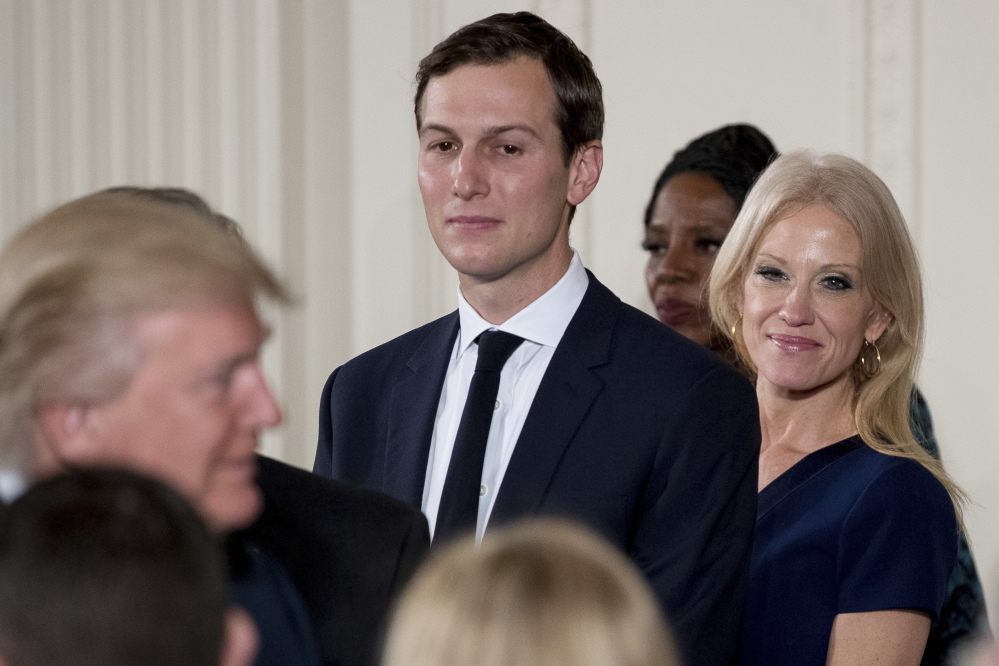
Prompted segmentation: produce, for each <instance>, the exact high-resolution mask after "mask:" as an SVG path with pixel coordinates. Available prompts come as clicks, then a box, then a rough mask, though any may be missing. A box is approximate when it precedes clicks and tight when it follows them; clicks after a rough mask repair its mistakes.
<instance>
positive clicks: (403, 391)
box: [315, 274, 760, 664]
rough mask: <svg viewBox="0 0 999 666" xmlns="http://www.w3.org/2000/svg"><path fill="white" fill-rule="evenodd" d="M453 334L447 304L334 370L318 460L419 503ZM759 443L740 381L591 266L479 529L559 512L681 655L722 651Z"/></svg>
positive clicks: (716, 655) (754, 413) (733, 628)
mask: <svg viewBox="0 0 999 666" xmlns="http://www.w3.org/2000/svg"><path fill="white" fill-rule="evenodd" d="M457 333H458V315H457V313H452V314H450V315H448V316H446V317H443V318H441V319H438V320H437V321H434V322H431V323H430V324H427V325H425V326H423V327H421V328H418V329H416V330H414V331H411V332H409V333H406V334H405V335H403V336H401V337H399V338H397V339H395V340H392V341H391V342H388V343H386V344H384V345H382V346H380V347H377V348H375V349H373V350H371V351H369V352H366V353H365V354H362V355H360V356H358V357H357V358H355V359H353V360H351V361H349V362H348V363H346V364H344V365H343V366H341V367H340V368H338V369H337V370H336V371H334V372H333V374H332V375H330V378H329V380H328V381H327V383H326V387H325V388H324V390H323V395H322V400H321V407H320V424H319V446H318V450H317V452H316V462H315V471H316V472H317V473H319V474H323V475H326V476H330V477H333V478H336V479H341V480H347V481H352V482H355V483H360V484H363V485H365V486H367V487H369V488H374V489H377V490H381V491H383V492H386V493H388V494H390V495H393V496H395V497H397V498H399V499H401V500H403V501H404V502H408V503H409V504H411V505H412V506H414V507H419V506H420V505H421V503H422V497H423V487H424V478H425V474H426V469H427V459H428V456H429V450H430V439H431V435H432V432H433V427H434V419H435V416H436V414H437V407H438V402H439V400H440V394H441V388H442V385H443V381H444V375H445V372H446V370H447V366H448V360H449V357H450V355H451V351H452V348H453V346H454V341H455V339H456V336H457ZM759 446H760V425H759V414H758V410H757V405H756V394H755V391H754V390H753V388H752V386H751V385H750V383H749V382H748V381H747V380H746V379H745V378H744V377H742V376H741V375H739V374H738V373H736V372H735V371H734V370H732V369H731V368H730V367H729V366H728V365H727V364H725V363H724V362H723V361H721V360H720V359H719V358H718V357H717V356H716V355H715V354H713V353H711V352H709V351H707V350H705V349H703V348H702V347H700V346H698V345H696V344H694V343H692V342H690V341H689V340H687V339H686V338H684V337H682V336H680V335H679V334H677V333H675V332H673V331H671V330H670V329H669V328H667V327H666V326H664V325H663V324H661V323H660V322H658V321H656V320H654V319H652V318H651V317H649V316H648V315H646V314H644V313H642V312H640V311H638V310H636V309H635V308H633V307H631V306H628V305H625V304H623V303H622V302H621V301H620V299H618V298H617V297H616V296H615V295H614V294H612V293H611V292H610V290H608V289H607V288H606V287H604V286H603V285H602V284H600V283H599V282H598V281H597V280H596V278H594V277H593V275H592V274H589V286H588V288H587V291H586V295H585V296H584V298H583V301H582V303H581V304H580V306H579V309H578V310H577V311H576V314H575V315H574V316H573V318H572V321H571V322H570V323H569V326H568V328H567V329H566V331H565V334H564V335H563V337H562V340H561V342H560V343H559V345H558V347H557V348H556V350H555V353H554V355H553V356H552V359H551V362H550V364H549V366H548V369H547V371H546V372H545V375H544V377H543V379H542V381H541V385H540V386H539V387H538V392H537V395H536V396H535V398H534V402H533V403H532V405H531V409H530V412H529V413H528V416H527V420H526V422H525V423H524V427H523V430H522V431H521V434H520V438H519V439H518V440H517V444H516V447H515V449H514V452H513V456H512V458H511V460H510V464H509V467H508V468H507V470H506V474H505V476H504V478H503V481H502V485H501V486H500V489H499V493H498V495H497V498H496V503H495V505H494V508H493V512H492V515H491V517H490V521H489V527H490V528H492V527H496V526H498V525H501V524H503V523H505V522H508V521H510V520H512V519H515V518H518V517H521V516H528V515H536V514H555V515H562V516H566V517H569V518H572V519H575V520H578V521H581V522H582V523H584V524H587V525H589V526H590V527H592V528H595V529H596V530H598V531H599V532H601V533H602V534H604V535H605V536H606V537H608V538H609V539H610V540H611V541H612V542H614V543H615V544H617V545H618V546H619V547H620V548H622V549H623V550H624V551H625V552H626V553H628V555H629V556H630V557H631V559H632V560H633V561H634V562H635V564H637V565H638V567H639V568H640V569H641V570H642V571H643V572H644V573H645V575H646V577H647V578H648V580H649V581H650V583H651V584H652V587H653V588H654V591H655V593H656V594H657V596H658V597H659V599H660V600H661V602H662V604H663V607H664V609H665V611H666V613H667V616H668V617H669V619H670V622H671V623H672V625H673V627H674V630H675V632H676V635H677V638H678V641H679V643H680V645H681V646H682V648H683V649H684V652H685V654H686V656H687V661H688V663H692V664H693V663H696V664H725V663H728V661H729V660H730V658H731V656H732V654H733V653H734V648H735V642H736V632H737V630H738V625H739V620H740V615H741V612H742V608H743V604H744V600H745V591H746V586H745V582H746V575H747V572H748V563H749V553H750V547H751V543H752V536H753V527H754V523H755V520H756V484H757V458H758V453H759Z"/></svg>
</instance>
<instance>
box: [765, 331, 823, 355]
mask: <svg viewBox="0 0 999 666" xmlns="http://www.w3.org/2000/svg"><path fill="white" fill-rule="evenodd" d="M767 338H768V339H769V340H770V341H771V342H773V343H774V344H775V345H777V347H778V348H779V349H782V350H784V351H792V352H798V351H812V350H814V349H820V348H821V347H822V345H821V344H820V343H819V342H818V341H817V340H812V339H811V338H803V337H801V336H798V335H783V334H780V333H771V334H770V335H768V336H767Z"/></svg>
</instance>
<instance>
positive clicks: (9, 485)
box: [0, 468, 27, 504]
mask: <svg viewBox="0 0 999 666" xmlns="http://www.w3.org/2000/svg"><path fill="white" fill-rule="evenodd" d="M25 490H27V484H26V483H25V481H24V475H23V474H21V473H20V472H19V471H17V470H14V469H9V468H2V469H0V500H2V501H3V503H4V504H10V503H11V502H13V501H14V500H16V499H17V498H18V497H20V496H21V495H23V494H24V491H25Z"/></svg>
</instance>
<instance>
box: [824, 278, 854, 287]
mask: <svg viewBox="0 0 999 666" xmlns="http://www.w3.org/2000/svg"><path fill="white" fill-rule="evenodd" d="M822 285H823V286H824V287H826V289H830V290H832V291H846V290H847V289H851V288H853V284H851V283H850V281H849V280H847V279H846V278H845V277H843V276H840V275H830V276H828V277H825V278H823V279H822Z"/></svg>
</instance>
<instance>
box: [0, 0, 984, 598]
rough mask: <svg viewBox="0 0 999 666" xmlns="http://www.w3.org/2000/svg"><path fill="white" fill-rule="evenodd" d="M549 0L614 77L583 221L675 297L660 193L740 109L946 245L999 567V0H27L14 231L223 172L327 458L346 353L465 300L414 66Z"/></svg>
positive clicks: (9, 71)
mask: <svg viewBox="0 0 999 666" xmlns="http://www.w3.org/2000/svg"><path fill="white" fill-rule="evenodd" d="M513 9H532V10H534V11H537V12H539V13H541V14H543V15H544V16H546V17H547V18H548V19H549V20H551V21H552V22H553V23H555V24H556V25H558V26H559V27H561V28H562V29H563V30H565V31H566V32H568V33H569V34H570V35H571V36H572V37H573V38H574V39H576V40H577V42H578V43H579V44H580V45H581V46H582V47H583V49H584V50H586V51H587V52H588V53H589V54H590V55H591V57H592V59H593V61H594V64H595V66H596V69H597V72H598V74H599V75H600V77H601V79H602V81H603V84H604V89H605V100H606V106H607V129H606V134H605V141H604V144H605V160H606V164H605V170H604V174H603V177H602V182H601V184H600V185H599V187H598V188H597V190H596V192H595V193H594V195H593V196H592V197H591V199H590V200H589V201H588V202H587V203H586V204H584V206H583V207H581V209H580V214H579V217H578V218H577V222H575V223H574V225H573V226H574V229H573V234H574V236H573V242H574V244H575V245H576V247H577V248H578V249H579V250H580V251H581V253H582V255H583V258H584V261H585V262H586V263H587V265H588V266H589V267H590V268H592V269H593V270H594V271H595V272H596V273H597V274H598V275H599V276H600V277H601V279H602V280H603V281H604V282H605V283H607V284H608V285H609V286H611V287H612V288H613V289H614V290H615V291H616V292H617V293H618V294H619V295H620V296H621V297H622V298H624V299H625V300H626V301H628V302H631V303H633V304H635V305H638V306H639V307H643V308H646V309H648V304H647V302H646V300H647V299H646V296H645V292H644V286H643V284H642V278H641V273H642V265H643V256H642V253H641V251H640V250H639V247H638V243H639V241H640V239H641V228H640V227H641V222H640V219H641V212H642V209H643V207H644V205H645V203H646V197H647V196H648V194H649V190H650V188H651V184H652V182H653V181H654V179H655V177H656V175H657V173H658V171H659V170H660V169H661V168H662V166H663V164H664V163H665V161H666V160H667V159H668V157H669V156H670V155H671V153H672V152H673V151H674V150H676V149H677V148H679V147H680V146H682V145H683V144H685V143H686V142H687V141H688V140H689V139H691V138H693V137H694V136H696V135H698V134H700V133H702V132H704V131H706V130H709V129H712V128H714V127H716V126H718V125H721V124H724V123H727V122H734V121H749V122H753V123H756V124H758V125H759V126H760V127H761V128H762V129H764V131H766V132H767V133H768V134H770V136H771V137H772V138H773V139H774V141H775V143H776V144H777V145H778V146H779V147H780V148H782V149H790V148H794V147H813V148H818V149H821V150H836V151H841V152H845V153H848V154H850V155H852V156H854V157H857V158H858V159H861V160H863V161H864V162H865V163H867V164H868V165H870V166H871V167H872V168H874V169H875V171H877V172H878V173H879V174H880V175H881V176H882V177H884V178H885V180H886V181H887V182H888V183H889V185H890V186H891V187H892V189H893V191H894V192H895V194H896V196H897V198H898V199H899V202H900V204H901V206H902V208H903V211H904V212H905V213H906V214H907V216H908V219H909V222H910V225H911V227H912V230H913V234H914V236H915V238H916V242H917V245H918V247H919V249H920V252H921V255H922V260H923V267H924V278H925V285H926V291H927V295H928V339H927V349H926V356H925V360H924V363H923V368H922V373H921V378H920V386H921V388H922V389H923V390H924V392H925V393H926V395H927V397H928V399H929V402H930V405H931V407H932V410H933V415H934V418H935V420H936V427H937V432H938V436H939V439H940V443H941V446H942V449H943V452H944V456H945V462H946V464H947V466H948V468H949V469H950V471H951V472H952V473H953V474H954V476H955V477H956V478H957V479H958V481H959V482H960V483H961V484H962V485H963V486H964V487H965V489H966V490H967V491H968V492H969V493H970V494H971V496H972V498H973V499H974V500H975V502H976V503H977V505H976V506H975V507H974V508H972V509H971V511H970V512H969V515H968V524H969V527H970V531H971V535H972V538H973V541H974V546H975V548H976V554H977V557H978V561H979V565H980V567H981V569H982V571H983V574H984V578H985V581H986V585H987V587H988V588H989V591H990V592H991V593H992V594H990V600H991V602H992V603H991V607H992V609H993V611H994V613H993V614H994V615H995V614H996V612H995V609H996V608H997V606H996V602H997V601H999V599H997V595H996V592H999V530H997V529H995V526H996V524H997V518H999V483H997V481H999V453H997V441H999V345H997V344H996V343H995V342H994V340H995V338H996V331H997V329H999V315H997V314H996V311H997V306H999V280H996V279H995V278H994V275H993V273H994V270H993V263H994V259H995V256H996V254H997V251H999V224H997V220H996V216H995V214H994V209H995V206H994V204H993V201H994V192H995V191H996V189H997V186H999V130H997V127H999V123H997V120H999V77H997V76H996V75H995V73H996V72H997V71H999V41H997V40H996V39H995V36H996V35H997V34H999V5H996V4H995V3H994V2H992V1H991V0H964V1H962V2H954V3H939V2H930V1H928V0H924V1H919V0H842V1H839V2H827V1H826V0H770V1H767V2H762V1H760V2H733V1H723V0H701V1H700V2H696V3H692V2H681V1H679V0H677V1H669V2H667V1H664V0H633V1H631V2H621V1H613V2H612V1H611V0H541V1H538V0H535V1H533V2H530V1H528V2H519V3H514V2H499V1H491V0H462V1H459V0H0V234H2V236H3V237H7V236H9V235H10V234H11V233H12V232H13V231H15V230H16V229H17V228H18V227H19V226H21V225H22V224H24V223H25V222H26V221H27V220H29V219H30V218H31V217H32V216H34V215H36V214H38V213H40V212H42V211H44V210H45V209H47V208H49V207H51V206H52V205H54V204H56V203H59V202H61V201H64V200H66V199H69V198H71V197H74V196H77V195H80V194H84V193H86V192H89V191H92V190H94V189H97V188H101V187H105V186H108V185H111V184H120V183H140V184H171V185H182V186H186V187H190V188H193V189H195V190H197V191H199V192H201V193H203V194H204V195H205V196H206V197H207V198H208V199H209V200H210V201H211V202H212V203H213V204H214V205H215V206H217V207H218V208H220V209H221V210H222V211H224V212H225V213H227V214H229V215H231V216H233V217H235V218H236V219H237V220H239V221H240V222H241V223H242V224H243V225H244V226H245V228H246V230H247V235H248V236H249V237H250V238H251V239H252V241H253V242H254V243H255V244H256V246H257V247H258V248H259V249H260V251H261V252H262V254H263V255H264V256H265V257H266V258H267V259H268V260H269V261H270V262H271V263H272V264H273V265H274V266H275V267H276V268H277V269H278V270H279V271H280V272H281V273H282V274H283V275H285V276H286V277H287V279H288V280H289V281H290V282H291V284H292V285H293V287H294V288H295V290H296V292H297V293H298V294H300V296H301V301H302V302H301V304H300V305H299V306H298V307H297V308H294V309H292V310H289V311H287V312H284V313H275V314H274V315H273V318H274V321H275V322H276V324H277V327H276V328H277V336H276V340H275V341H274V342H273V343H272V344H271V345H270V347H269V349H268V350H267V354H266V358H265V364H266V367H267V370H268V372H269V373H270V375H271V377H272V378H273V380H274V383H275V385H276V386H277V388H278V391H279V393H280V395H281V398H282V401H283V402H284V404H285V405H286V408H287V418H286V421H285V424H284V426H283V427H282V428H281V429H280V431H278V432H276V433H273V434H271V435H268V437H267V438H266V440H265V443H264V448H265V450H266V451H267V452H269V453H272V454H274V455H278V456H281V457H283V458H285V459H287V460H290V461H292V462H295V463H297V464H301V465H303V466H308V465H309V463H310V462H311V456H312V453H313V448H314V442H315V431H316V423H315V412H316V407H317V401H318V394H319V390H320V388H321V386H322V383H323V381H324V380H325V378H326V375H327V374H328V372H329V371H330V370H331V369H332V368H333V367H334V366H335V365H337V364H338V363H340V362H342V361H344V360H346V359H347V358H349V357H350V356H351V355H353V354H356V353H358V352H361V351H363V350H365V349H368V348H370V347H372V346H374V345H375V344H378V343H380V342H382V341H384V340H387V339H389V338H390V337H392V336H394V335H396V334H398V333H400V332H402V331H405V330H407V329H409V328H411V327H413V326H415V325H417V324H420V323H423V322H425V321H428V320H429V319H431V318H432V317H435V316H437V315H439V314H443V313H444V312H447V311H448V310H450V309H451V308H452V307H453V305H454V286H455V280H454V277H453V275H452V274H451V272H450V270H449V269H448V267H447V266H446V264H444V263H443V260H442V259H440V257H439V256H438V254H437V252H436V250H435V248H434V247H433V244H432V242H431V240H430V238H429V234H428V233H427V232H426V230H425V226H424V221H423V216H422V210H421V206H420V203H419V193H418V190H417V188H416V184H415V177H414V176H415V170H414V163H415V149H416V138H415V132H414V128H413V120H412V107H411V96H412V86H411V80H412V76H413V72H414V70H415V65H416V62H417V61H418V60H419V58H420V57H421V56H422V55H423V54H425V53H426V52H427V51H428V50H429V48H430V47H431V46H432V45H433V44H434V43H435V42H436V41H438V40H439V39H440V38H441V37H443V36H444V35H446V34H447V33H448V32H450V31H452V30H454V29H455V28H457V27H458V26H460V25H462V24H464V23H467V22H469V21H472V20H475V19H476V18H479V17H481V16H484V15H486V14H488V13H491V12H493V11H499V10H513Z"/></svg>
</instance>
